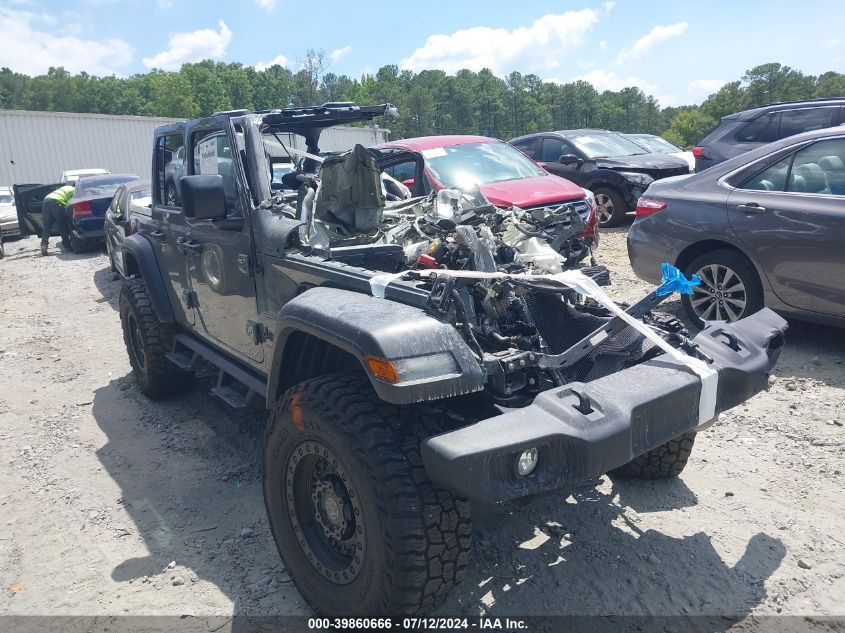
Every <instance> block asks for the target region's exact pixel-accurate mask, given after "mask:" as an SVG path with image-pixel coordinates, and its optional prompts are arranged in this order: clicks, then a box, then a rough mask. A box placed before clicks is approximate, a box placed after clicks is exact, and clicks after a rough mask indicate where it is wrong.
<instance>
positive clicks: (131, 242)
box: [123, 233, 174, 323]
mask: <svg viewBox="0 0 845 633" xmlns="http://www.w3.org/2000/svg"><path fill="white" fill-rule="evenodd" d="M123 270H124V271H125V273H126V276H127V277H131V276H132V275H137V276H139V277H143V278H144V281H145V282H146V284H147V290H148V291H149V293H150V301H152V304H153V310H155V313H156V317H157V318H158V320H159V321H161V322H162V323H173V321H174V316H173V306H171V305H170V297H169V296H168V295H167V288H166V287H165V285H164V282H163V281H162V279H161V273H160V272H159V267H158V261H157V260H156V256H155V251H154V250H153V246H152V244H150V241H149V240H148V239H147V238H146V237H144V236H143V235H139V234H138V233H135V234H134V235H130V236H129V237H127V238H125V239H124V240H123Z"/></svg>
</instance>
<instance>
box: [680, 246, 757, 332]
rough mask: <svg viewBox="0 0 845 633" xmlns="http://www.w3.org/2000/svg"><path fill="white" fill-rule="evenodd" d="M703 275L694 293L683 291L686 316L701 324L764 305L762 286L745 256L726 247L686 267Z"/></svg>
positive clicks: (742, 314) (687, 271) (688, 271)
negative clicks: (686, 293) (687, 293)
mask: <svg viewBox="0 0 845 633" xmlns="http://www.w3.org/2000/svg"><path fill="white" fill-rule="evenodd" d="M684 273H685V274H686V275H687V276H688V277H689V276H691V275H693V274H695V275H698V276H699V277H700V278H701V284H700V285H698V286H694V287H693V294H691V295H681V303H683V306H684V310H685V311H686V313H687V316H689V318H690V319H691V320H692V321H693V323H695V324H696V325H697V326H698V327H704V325H705V323H706V322H707V321H737V320H739V319H742V318H744V317H747V316H748V315H749V314H753V313H755V312H757V311H758V310H761V309H762V308H763V288H762V285H761V284H760V277H759V276H758V275H757V271H756V270H754V266H753V265H752V264H751V262H749V261H748V259H746V258H745V256H743V255H741V254H739V253H737V252H735V251H729V250H725V249H720V250H715V251H710V252H707V253H704V254H702V255H699V256H698V257H696V258H695V259H693V260H692V261H691V262H690V263H689V264H687V265H686V267H685V268H684Z"/></svg>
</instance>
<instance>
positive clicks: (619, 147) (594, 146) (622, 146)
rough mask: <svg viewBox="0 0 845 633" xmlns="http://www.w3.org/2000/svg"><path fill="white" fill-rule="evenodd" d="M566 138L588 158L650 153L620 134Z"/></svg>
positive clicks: (583, 135)
mask: <svg viewBox="0 0 845 633" xmlns="http://www.w3.org/2000/svg"><path fill="white" fill-rule="evenodd" d="M566 139H567V140H568V141H570V142H572V143H574V144H575V147H577V148H578V149H580V150H581V151H582V152H584V153H585V154H586V155H587V158H610V157H612V156H636V155H638V154H648V153H649V152H647V151H646V150H644V149H643V148H642V147H640V146H639V145H637V144H636V143H634V142H633V141H629V140H628V139H626V138H625V137H624V136H619V135H618V134H603V133H601V132H596V133H592V134H573V135H568V134H567V136H566Z"/></svg>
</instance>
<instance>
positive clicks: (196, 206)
mask: <svg viewBox="0 0 845 633" xmlns="http://www.w3.org/2000/svg"><path fill="white" fill-rule="evenodd" d="M179 184H180V185H181V187H182V210H183V211H184V212H185V216H186V217H189V218H194V219H196V220H213V219H215V218H222V217H224V216H225V215H226V192H225V191H224V190H223V176H221V175H220V174H209V175H205V176H200V175H195V176H182V178H181V180H180V181H179Z"/></svg>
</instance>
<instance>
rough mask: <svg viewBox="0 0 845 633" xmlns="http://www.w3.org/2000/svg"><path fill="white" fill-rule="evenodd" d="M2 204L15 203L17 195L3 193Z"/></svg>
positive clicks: (0, 199)
mask: <svg viewBox="0 0 845 633" xmlns="http://www.w3.org/2000/svg"><path fill="white" fill-rule="evenodd" d="M0 204H15V197H14V196H9V195H5V194H2V195H0Z"/></svg>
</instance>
